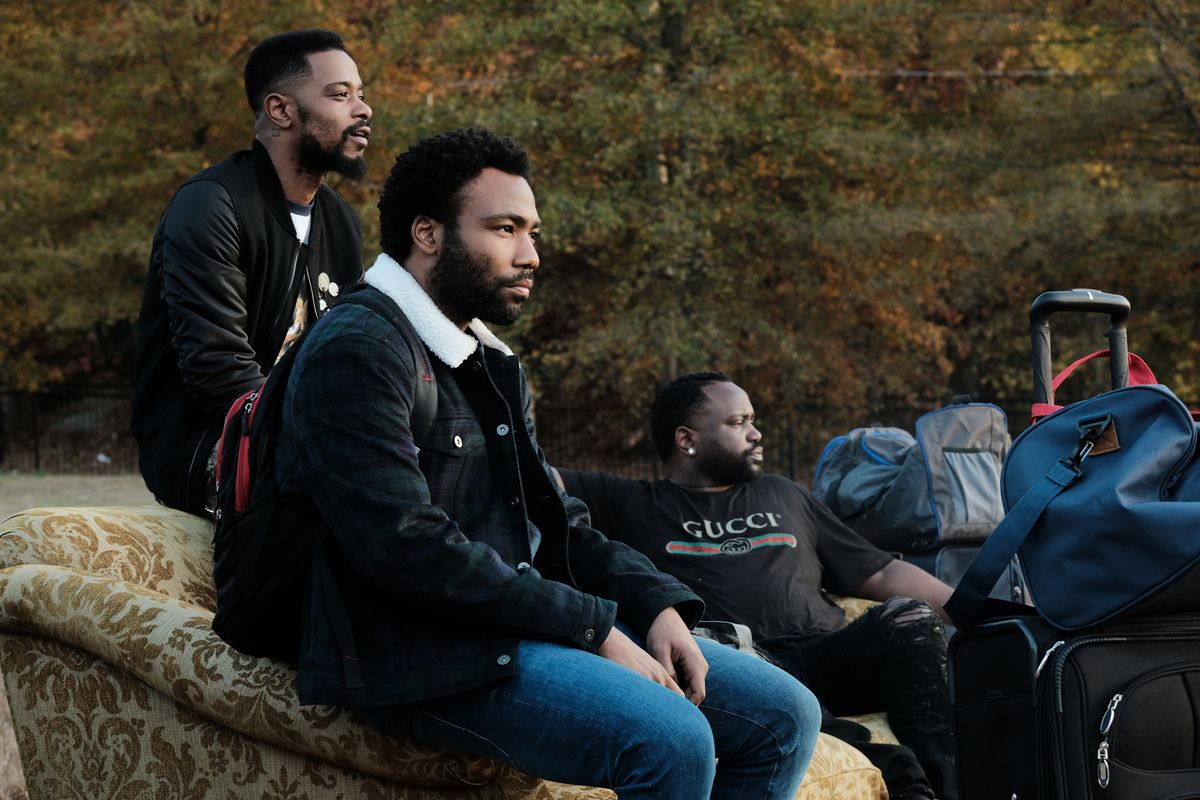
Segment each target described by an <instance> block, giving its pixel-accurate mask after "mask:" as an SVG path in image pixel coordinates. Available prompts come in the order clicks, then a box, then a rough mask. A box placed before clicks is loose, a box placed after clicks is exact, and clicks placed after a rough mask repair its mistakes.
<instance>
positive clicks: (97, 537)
mask: <svg viewBox="0 0 1200 800" xmlns="http://www.w3.org/2000/svg"><path fill="white" fill-rule="evenodd" d="M212 563H213V554H212V523H211V522H209V521H208V520H206V519H204V518H202V517H197V516H195V515H193V514H185V513H184V512H182V511H174V510H172V509H169V508H166V507H164V506H138V507H133V508H33V509H29V510H28V511H24V512H22V513H20V514H16V515H14V516H12V517H9V518H8V519H7V520H5V521H4V522H3V523H0V568H2V567H11V566H15V565H17V564H52V565H56V566H60V567H70V568H72V569H77V570H80V571H83V572H90V573H94V574H96V575H106V576H108V577H111V578H117V579H119V580H123V581H128V582H129V583H132V584H136V585H138V586H143V587H145V588H147V589H153V590H154V591H156V592H161V593H163V594H165V595H169V596H170V597H174V598H177V599H179V600H183V601H185V602H188V603H191V604H193V605H198V606H201V607H203V608H207V609H209V610H210V611H211V610H215V609H216V602H217V595H216V589H215V588H214V586H213V578H212Z"/></svg>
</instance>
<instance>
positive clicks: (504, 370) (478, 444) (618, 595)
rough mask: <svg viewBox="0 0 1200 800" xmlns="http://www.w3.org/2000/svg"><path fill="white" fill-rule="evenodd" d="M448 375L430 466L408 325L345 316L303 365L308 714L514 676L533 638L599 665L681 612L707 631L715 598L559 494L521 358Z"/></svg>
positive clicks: (293, 419)
mask: <svg viewBox="0 0 1200 800" xmlns="http://www.w3.org/2000/svg"><path fill="white" fill-rule="evenodd" d="M363 291H375V290H374V289H364V290H363ZM430 360H431V363H432V365H433V369H434V373H435V376H436V380H437V387H438V412H437V416H436V418H435V420H434V424H433V428H432V430H431V431H430V435H429V436H428V437H427V439H426V441H425V442H424V445H423V447H422V448H420V449H418V448H417V447H416V445H415V444H414V442H413V438H412V435H411V433H410V431H409V429H408V419H409V412H410V410H411V407H412V403H413V397H414V390H413V386H414V381H416V380H419V379H420V377H419V376H418V375H417V369H418V368H417V367H416V365H415V363H414V357H413V353H412V351H411V350H410V348H409V347H408V345H407V344H406V342H405V339H404V337H403V336H401V335H400V334H399V332H398V331H396V329H395V328H394V327H393V325H392V324H391V323H390V322H388V321H387V320H385V319H384V318H383V317H381V316H379V315H378V314H376V313H374V312H373V311H371V310H369V309H367V308H364V307H362V306H357V305H348V306H343V307H340V308H335V309H334V310H333V311H331V312H330V313H329V314H327V315H326V317H325V318H323V319H322V320H321V321H320V322H319V323H318V325H317V327H316V328H314V330H313V331H312V332H311V333H310V334H309V336H308V339H307V341H306V342H304V344H303V350H302V351H301V352H300V353H299V354H298V357H297V361H296V366H295V369H294V371H293V374H292V376H291V380H290V381H289V384H288V390H287V392H288V393H287V396H286V399H285V407H284V422H283V432H282V435H281V439H282V441H281V444H280V451H279V455H278V457H277V470H278V472H277V475H278V478H279V480H280V486H281V488H282V489H283V491H284V492H285V493H286V494H288V495H291V496H294V498H295V501H296V502H298V503H311V504H312V506H313V513H314V514H315V515H319V517H320V519H321V520H322V522H323V524H324V526H325V532H324V534H323V540H322V545H321V546H320V547H319V548H318V551H317V553H316V554H315V556H314V569H313V571H312V576H311V580H310V591H309V593H308V600H307V603H308V607H307V610H306V611H307V622H306V625H305V630H304V637H303V643H302V647H301V657H300V681H299V690H300V698H301V701H302V702H304V703H329V704H336V705H350V706H355V705H357V706H381V705H394V704H403V703H409V702H414V701H417V700H420V699H423V698H429V697H435V696H439V695H446V694H452V693H456V692H461V691H464V690H467V689H470V688H473V687H476V686H480V685H482V684H484V683H487V682H489V681H493V680H497V679H500V678H503V677H505V676H507V675H510V674H512V673H513V672H514V671H516V670H518V669H520V665H519V664H518V663H517V659H516V651H515V645H516V643H517V641H518V640H520V639H523V638H529V639H540V640H546V641H553V642H560V643H563V644H566V645H570V646H575V647H579V648H582V649H585V650H589V651H595V650H596V649H597V648H598V647H599V645H600V643H601V642H603V641H604V638H605V637H606V636H607V635H608V631H609V629H610V628H611V627H612V625H613V622H614V619H615V617H616V616H617V615H618V614H619V615H620V617H621V619H622V620H623V621H624V622H626V623H627V624H629V625H631V626H632V627H633V628H634V629H635V630H638V631H639V632H641V633H643V634H644V633H645V632H646V630H647V629H648V628H649V626H650V624H651V622H652V621H653V620H654V618H655V617H656V616H657V615H658V613H659V612H661V611H662V610H663V609H665V608H667V607H668V606H675V607H676V608H677V609H679V611H680V613H681V614H682V615H683V617H684V620H685V622H686V623H687V624H689V625H692V624H694V623H695V621H696V620H697V619H699V617H700V614H701V612H702V609H703V604H702V603H701V601H700V600H699V598H697V597H696V596H695V595H694V594H693V593H692V592H691V591H690V590H688V589H687V588H686V587H685V586H684V585H683V584H681V583H679V582H678V581H676V580H675V579H674V578H671V577H669V576H667V575H665V574H663V573H661V572H658V571H657V570H656V569H655V568H654V567H653V565H652V564H651V563H650V561H649V560H648V559H646V558H645V557H644V556H642V555H641V554H639V553H637V552H636V551H634V550H633V549H631V548H629V547H627V546H626V545H623V544H620V543H617V542H610V541H609V540H607V539H606V538H605V537H604V536H603V534H601V533H599V532H598V531H596V530H594V529H592V528H591V527H590V523H589V519H588V513H587V508H586V507H585V506H584V505H583V503H581V502H580V501H579V500H576V499H573V498H568V497H566V496H565V495H563V494H562V493H561V492H560V490H559V489H558V488H557V484H556V482H555V481H554V480H553V479H552V477H551V476H550V473H549V470H548V467H547V465H546V461H545V457H544V454H543V453H542V451H541V449H540V448H539V447H538V445H537V440H536V437H535V433H534V427H533V422H532V418H531V415H530V398H529V393H528V388H527V386H526V383H525V376H524V373H523V371H522V370H521V367H520V365H519V363H518V361H517V359H516V358H515V357H513V356H508V355H505V354H504V353H502V352H500V351H499V350H495V349H493V348H490V347H483V346H482V345H481V346H479V347H477V348H476V351H475V353H474V355H472V356H471V357H470V358H469V359H467V361H466V362H465V363H463V364H461V365H460V366H459V367H457V368H453V369H452V368H450V367H448V366H447V365H446V364H444V363H442V362H441V361H439V360H438V359H437V358H431V359H430ZM531 524H532V525H533V526H535V527H536V531H537V532H539V533H540V539H541V541H540V546H538V548H537V553H536V557H531V555H530V542H531V538H536V535H535V536H534V537H531V527H530V526H531ZM325 566H328V567H329V569H328V570H326V569H324V567H325ZM327 576H332V577H333V579H334V580H336V581H337V582H338V585H339V588H340V590H341V594H342V595H343V596H344V598H345V604H346V607H347V611H348V614H349V617H350V623H351V627H352V629H353V634H354V639H355V643H356V645H357V651H358V659H359V667H360V669H361V672H362V676H363V680H364V683H365V686H364V687H363V688H361V689H348V688H347V686H346V683H345V679H344V672H343V663H342V655H343V654H342V651H341V648H339V646H338V643H337V640H336V637H335V634H334V628H333V625H332V621H331V619H330V615H329V612H328V610H327V609H328V597H327V596H326V588H327V587H325V586H324V582H325V580H326V579H327Z"/></svg>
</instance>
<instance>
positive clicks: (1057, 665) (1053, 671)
mask: <svg viewBox="0 0 1200 800" xmlns="http://www.w3.org/2000/svg"><path fill="white" fill-rule="evenodd" d="M950 685H951V702H952V704H953V708H954V723H955V729H956V733H957V749H958V759H959V774H960V781H961V789H960V794H961V797H962V798H963V800H1084V798H1087V799H1088V800H1185V798H1200V615H1190V614H1189V615H1177V616H1162V617H1143V618H1141V619H1138V620H1137V621H1136V622H1135V621H1128V622H1124V623H1119V624H1115V625H1110V626H1106V627H1105V628H1103V629H1097V630H1093V631H1084V632H1074V633H1070V634H1064V633H1061V632H1058V631H1055V630H1054V629H1053V628H1050V627H1049V626H1048V625H1047V624H1045V623H1044V622H1043V621H1042V620H1040V619H1039V618H1038V617H1036V616H1033V617H1012V618H1008V619H1003V620H997V621H994V622H989V623H985V624H982V625H977V626H973V627H971V628H969V629H967V630H965V631H963V632H960V633H959V634H958V635H957V636H956V637H955V638H954V640H953V641H952V642H951V645H950Z"/></svg>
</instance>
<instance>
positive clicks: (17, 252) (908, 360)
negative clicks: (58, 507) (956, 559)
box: [0, 0, 1200, 491]
mask: <svg viewBox="0 0 1200 800" xmlns="http://www.w3.org/2000/svg"><path fill="white" fill-rule="evenodd" d="M301 27H327V28H331V29H333V30H336V31H339V32H340V33H342V35H343V36H344V37H345V39H346V42H347V44H348V46H349V48H350V51H351V54H352V55H353V56H354V58H355V59H356V60H357V62H358V66H359V69H360V72H361V74H362V76H363V78H364V80H365V83H366V93H367V99H368V102H370V103H371V105H372V106H373V108H374V112H375V116H374V119H373V122H372V128H373V135H372V138H371V146H370V149H369V151H368V158H369V160H370V164H371V168H370V174H369V177H368V178H367V180H365V181H363V182H361V183H357V184H353V183H349V182H345V181H341V182H338V181H337V180H333V181H332V182H333V183H335V185H336V188H337V190H338V191H339V192H340V193H341V194H342V195H343V196H344V197H346V198H347V199H349V200H350V201H351V202H352V203H353V204H354V205H355V206H356V207H357V209H358V210H359V212H360V214H361V218H362V221H363V225H364V228H365V230H366V232H367V242H366V247H365V252H366V254H367V257H368V263H370V261H371V260H373V259H374V256H375V254H376V253H377V252H378V236H377V232H378V221H377V216H376V210H375V201H376V198H377V196H378V193H379V190H380V188H381V186H382V184H383V181H384V179H385V177H386V175H387V172H388V170H389V168H390V166H391V163H392V161H393V159H394V157H395V155H396V154H397V153H399V152H400V151H402V150H403V149H405V148H406V147H407V146H408V145H409V144H410V143H412V142H414V141H415V140H417V139H418V138H420V137H422V136H424V135H426V134H429V133H432V132H436V131H439V130H443V129H446V128H451V127H456V126H462V125H479V126H487V127H490V128H493V129H494V130H496V131H498V132H500V133H503V134H507V135H509V136H512V137H513V138H515V139H516V140H517V141H518V142H520V143H521V144H522V145H523V146H524V147H525V148H526V149H527V150H528V152H529V153H530V156H531V158H532V161H533V169H534V172H533V180H532V183H533V186H534V190H535V192H536V194H537V198H538V205H539V210H540V212H541V215H542V220H543V240H542V241H543V246H542V248H541V249H542V268H541V270H540V272H539V276H538V286H537V289H536V291H535V294H534V299H533V301H532V302H531V303H530V304H529V305H527V307H526V312H525V314H524V315H523V316H522V318H521V320H520V321H519V322H518V323H517V325H516V326H514V327H513V328H512V329H511V330H509V331H507V332H506V333H504V334H503V336H504V338H505V339H506V340H507V341H508V342H509V343H510V344H511V345H513V347H514V349H515V350H516V351H517V352H518V353H519V354H521V355H522V358H523V360H524V363H525V365H526V369H527V370H528V373H529V376H530V379H531V382H532V385H533V387H534V390H535V393H536V413H537V420H538V425H539V429H540V432H541V440H542V444H543V446H544V448H545V449H546V450H547V452H548V453H549V455H550V458H551V460H552V461H554V462H556V463H560V464H565V465H571V466H578V467H592V468H605V469H609V470H613V471H617V472H622V473H624V474H630V475H645V476H651V475H653V474H654V472H655V469H656V467H655V463H654V459H653V456H652V453H651V449H650V447H649V444H648V441H647V439H648V437H647V432H646V427H647V425H646V417H647V414H646V409H647V405H648V402H649V399H650V397H651V396H652V394H653V392H654V389H655V388H656V386H657V385H658V384H659V383H660V382H661V381H663V380H664V379H668V378H670V377H672V376H674V375H676V374H678V373H680V372H684V371H691V370H700V369H713V368H717V369H724V370H726V371H727V372H729V373H730V374H731V375H732V376H733V377H734V379H735V380H736V381H737V382H739V383H740V384H741V385H742V386H744V387H745V388H746V389H747V390H748V391H749V392H750V395H751V397H752V398H753V400H754V401H755V404H756V406H757V410H758V413H759V416H760V418H761V425H760V427H761V428H762V429H763V431H764V433H765V437H766V438H765V441H764V444H765V445H766V451H767V458H768V466H769V467H770V468H772V469H774V470H776V471H780V472H784V473H785V474H789V475H792V476H793V477H796V478H797V479H799V480H802V481H804V480H807V479H808V478H809V477H810V476H811V474H812V469H813V466H814V465H815V461H816V458H817V456H818V455H819V453H820V450H821V448H822V446H823V445H824V443H825V442H826V441H827V440H828V439H829V438H830V437H831V436H833V435H835V434H837V433H841V432H844V431H845V430H846V429H848V428H850V427H854V426H857V425H864V424H867V423H870V422H882V423H887V424H895V425H900V426H902V427H908V428H910V429H911V425H912V422H913V420H914V419H915V418H916V417H917V416H918V415H920V414H921V413H923V412H925V411H928V410H931V409H932V408H935V407H937V406H939V405H941V404H943V403H944V402H946V401H948V400H950V398H951V397H953V396H954V395H960V394H971V395H972V396H974V397H975V398H976V399H979V400H986V401H992V402H996V403H998V404H1000V405H1001V406H1002V407H1004V408H1005V409H1006V410H1007V411H1008V413H1009V420H1010V426H1011V428H1012V431H1013V433H1014V434H1015V433H1017V432H1019V431H1020V430H1021V429H1022V428H1023V427H1024V426H1025V425H1026V423H1027V411H1028V404H1029V401H1030V385H1031V380H1030V368H1029V357H1028V350H1029V337H1028V318H1027V314H1028V307H1029V304H1030V302H1031V301H1032V300H1033V299H1034V297H1036V296H1037V295H1038V294H1039V293H1041V292H1043V291H1047V290H1054V289H1067V288H1073V287H1080V286H1084V287H1091V288H1098V289H1102V290H1104V291H1109V292H1117V293H1121V294H1124V295H1126V296H1127V297H1128V298H1129V299H1130V301H1131V302H1132V306H1133V316H1132V319H1131V322H1130V328H1129V330H1130V349H1131V350H1133V351H1135V352H1138V353H1140V354H1141V355H1143V356H1144V357H1145V358H1146V359H1147V360H1148V361H1149V362H1150V364H1151V365H1152V367H1153V368H1154V369H1155V371H1156V372H1157V374H1158V376H1159V378H1160V380H1162V382H1164V383H1166V384H1168V385H1169V386H1171V387H1172V388H1173V389H1175V391H1176V392H1177V393H1178V394H1179V395H1180V396H1181V397H1182V398H1183V399H1184V401H1185V402H1189V403H1191V404H1193V405H1196V404H1197V403H1200V369H1198V367H1200V342H1198V340H1197V328H1198V325H1200V323H1198V322H1197V310H1198V305H1200V280H1198V278H1200V0H1091V1H1090V2H1089V1H1087V0H1074V1H1072V2H1065V1H1058V2H1040V1H1039V2H1032V1H1031V0H1005V1H1004V2H1001V1H999V0H995V1H991V0H974V2H957V1H956V0H945V1H944V2H931V1H925V2H922V1H920V0H909V1H907V2H904V1H899V0H897V1H895V2H889V1H888V0H776V1H775V2H765V1H762V0H738V1H737V2H702V1H699V0H698V1H697V2H672V1H671V0H629V1H628V2H624V1H621V0H611V1H610V2H580V1H579V0H556V2H553V3H541V2H536V3H511V2H490V0H472V2H469V3H465V2H464V3H460V2H407V3H397V2H395V0H353V2H350V0H304V1H290V2H266V1H265V0H175V1H171V2H136V1H133V0H130V1H127V2H97V1H96V0H70V1H69V2H68V1H67V0H42V1H40V2H39V1H32V0H25V1H23V2H13V1H10V0H4V2H2V3H0V48H2V51H3V57H2V58H0V76H2V80H0V85H3V86H4V87H5V91H4V92H2V93H0V143H2V146H0V432H2V434H0V459H2V460H0V471H3V472H2V474H3V475H4V476H5V477H0V483H2V482H4V481H5V480H9V481H10V482H11V481H13V480H15V479H16V478H18V477H20V476H22V475H26V474H33V475H43V474H46V473H78V474H86V475H99V476H104V475H120V474H128V473H133V472H136V457H135V450H134V448H133V445H132V441H131V438H130V436H129V433H128V429H129V395H130V391H131V388H130V384H131V381H132V377H133V364H134V358H135V343H134V335H133V330H134V324H135V321H136V315H137V310H138V305H139V302H140V296H141V291H142V283H143V280H144V276H145V272H146V264H147V258H148V254H149V249H150V240H151V236H152V233H153V230H154V227H155V224H156V223H157V221H158V217H159V214H160V213H161V211H162V209H163V208H164V207H165V205H166V204H167V202H168V201H169V200H170V198H171V196H172V194H173V193H174V191H175V189H176V188H177V187H178V186H179V184H180V183H181V182H182V181H183V180H185V179H186V178H187V177H189V176H190V175H192V174H193V173H194V172H196V171H198V170H199V169H201V168H202V167H204V166H207V165H210V164H213V163H215V162H217V161H220V160H221V159H223V158H224V157H225V156H226V155H228V154H229V153H230V152H232V151H234V150H237V149H242V148H245V147H248V146H249V144H250V141H251V137H252V131H251V124H252V117H251V114H250V111H249V109H248V108H247V106H246V103H245V99H244V95H243V91H242V85H241V70H242V67H243V65H244V62H245V59H246V56H247V55H248V53H249V51H250V49H251V48H252V47H253V46H254V44H255V43H256V42H257V41H259V40H261V39H262V38H265V37H266V36H269V35H271V34H273V33H277V32H280V31H283V30H288V29H294V28H301ZM1106 327H1107V320H1103V319H1090V320H1088V319H1062V320H1061V323H1060V321H1059V320H1057V319H1056V320H1055V328H1054V333H1055V336H1054V347H1055V353H1056V359H1055V365H1056V367H1060V366H1062V365H1063V364H1065V363H1067V362H1069V361H1071V360H1074V358H1075V357H1077V356H1079V355H1082V354H1084V353H1086V352H1089V351H1091V350H1095V349H1098V348H1100V347H1103V346H1105V344H1104V340H1103V338H1102V337H1101V334H1102V333H1103V332H1104V331H1105V329H1106ZM1105 375H1106V368H1105V366H1104V365H1102V364H1101V365H1099V366H1097V367H1096V368H1095V369H1094V370H1089V371H1087V372H1086V373H1085V374H1084V375H1083V376H1082V379H1081V380H1080V382H1079V384H1078V385H1077V386H1076V387H1075V388H1074V389H1073V390H1072V391H1073V392H1075V393H1076V396H1075V397H1067V398H1066V399H1068V400H1069V399H1077V398H1078V397H1082V396H1086V395H1088V394H1090V393H1093V392H1095V391H1099V390H1102V389H1103V388H1105V385H1106V378H1105ZM11 485H15V484H11ZM22 485H23V486H25V485H36V484H22ZM17 491H25V490H24V489H18V490H17Z"/></svg>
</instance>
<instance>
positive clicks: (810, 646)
mask: <svg viewBox="0 0 1200 800" xmlns="http://www.w3.org/2000/svg"><path fill="white" fill-rule="evenodd" d="M759 644H761V645H762V646H763V648H764V649H765V650H766V651H767V653H768V654H769V655H770V656H771V659H772V660H774V661H775V662H776V663H777V664H778V665H779V666H781V667H783V668H784V669H785V670H787V671H788V672H790V673H791V674H792V675H794V676H796V677H797V678H799V679H800V680H801V681H802V682H803V683H804V685H805V686H807V687H808V688H809V689H810V690H811V691H812V692H813V694H815V695H816V696H817V699H818V700H820V701H821V711H822V717H823V719H822V724H821V730H822V731H823V732H824V733H828V734H830V735H831V736H835V737H837V738H838V739H841V740H842V741H845V742H848V743H849V744H852V745H854V747H856V748H857V749H859V750H861V751H862V752H863V753H864V754H865V755H866V756H867V758H868V759H870V761H871V763H872V764H874V765H875V766H877V767H878V768H879V771H880V772H881V773H883V780H884V782H885V783H886V784H887V787H888V793H889V794H890V796H891V797H892V798H896V799H897V800H898V799H899V798H905V800H907V799H908V798H925V797H931V796H936V797H937V798H939V800H957V798H958V783H957V778H956V776H955V771H954V741H953V733H952V724H951V717H950V691H949V685H948V683H947V680H946V635H945V629H944V628H943V626H942V621H941V619H940V618H939V617H938V616H937V614H936V613H935V612H934V611H933V609H932V608H930V606H929V605H928V604H927V603H925V602H923V601H920V600H911V599H909V598H907V597H893V598H892V599H890V600H888V601H886V602H884V603H879V604H877V605H874V606H871V607H870V608H869V609H868V610H867V611H866V612H865V613H864V614H863V615H862V616H860V617H859V618H858V619H856V620H855V621H854V622H852V623H850V624H849V625H847V626H846V627H845V628H843V629H842V630H840V631H834V632H832V633H822V634H816V635H813V636H804V637H797V638H786V639H771V640H766V641H764V642H760V643H759ZM880 710H883V711H886V712H887V717H888V724H889V725H890V726H891V729H892V732H893V733H895V734H896V738H897V739H899V740H900V742H901V745H900V746H897V745H889V744H873V743H871V742H870V741H869V738H870V732H869V731H868V730H867V729H866V728H864V727H863V726H862V725H859V724H857V723H854V722H850V721H849V720H844V719H838V718H837V716H836V715H841V714H845V715H855V714H867V713H871V712H874V711H880ZM931 789H932V791H931Z"/></svg>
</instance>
